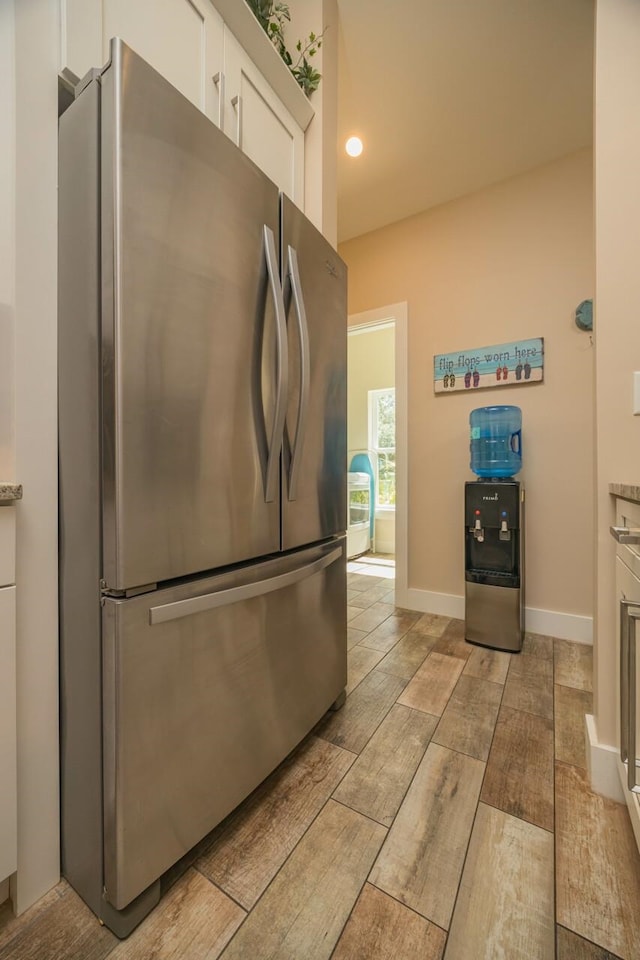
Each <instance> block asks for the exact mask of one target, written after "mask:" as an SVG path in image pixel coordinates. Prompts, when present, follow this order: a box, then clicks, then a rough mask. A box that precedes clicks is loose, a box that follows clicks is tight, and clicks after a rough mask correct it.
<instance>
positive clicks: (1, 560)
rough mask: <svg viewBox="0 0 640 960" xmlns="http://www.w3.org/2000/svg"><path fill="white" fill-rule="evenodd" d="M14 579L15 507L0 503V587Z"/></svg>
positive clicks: (12, 581)
mask: <svg viewBox="0 0 640 960" xmlns="http://www.w3.org/2000/svg"><path fill="white" fill-rule="evenodd" d="M15 581H16V508H15V506H14V505H13V503H11V502H8V503H5V504H0V587H7V586H10V585H11V584H12V583H15Z"/></svg>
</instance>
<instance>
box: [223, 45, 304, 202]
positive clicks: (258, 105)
mask: <svg viewBox="0 0 640 960" xmlns="http://www.w3.org/2000/svg"><path fill="white" fill-rule="evenodd" d="M224 66H225V90H226V95H225V113H224V117H225V119H224V130H225V133H227V134H228V135H229V136H230V137H231V138H232V140H233V141H234V143H236V144H237V145H238V146H239V147H240V148H241V149H242V150H243V151H244V152H245V153H246V154H247V156H248V157H250V158H251V159H252V160H253V161H254V163H256V164H257V165H258V166H259V167H260V169H261V170H264V172H265V173H266V174H267V176H268V177H270V178H271V180H273V181H274V183H277V184H278V186H279V187H280V189H281V190H283V191H284V193H286V194H287V196H289V197H290V198H291V199H292V200H293V201H294V203H296V204H297V205H298V206H299V207H301V206H302V204H303V199H304V133H303V132H302V130H301V129H300V127H299V126H298V124H297V123H296V121H295V120H294V119H293V117H292V116H291V114H290V113H289V111H288V110H286V109H285V108H284V106H283V105H282V103H281V101H280V100H279V99H278V97H277V96H276V95H275V93H274V92H273V90H272V89H271V87H270V86H269V84H268V83H267V82H266V80H265V79H264V77H263V76H262V74H261V73H260V71H259V70H258V69H257V67H256V66H255V65H254V63H253V62H252V60H250V59H249V57H248V56H247V54H246V53H245V51H244V49H243V48H242V46H241V45H240V44H239V43H238V41H237V40H236V38H235V37H234V35H233V34H232V33H231V31H230V30H228V29H225V33H224Z"/></svg>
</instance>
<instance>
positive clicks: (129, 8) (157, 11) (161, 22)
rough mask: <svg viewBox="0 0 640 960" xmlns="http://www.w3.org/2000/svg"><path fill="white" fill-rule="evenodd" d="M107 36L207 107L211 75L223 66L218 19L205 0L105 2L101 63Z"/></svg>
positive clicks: (107, 43) (196, 102)
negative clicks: (118, 40)
mask: <svg viewBox="0 0 640 960" xmlns="http://www.w3.org/2000/svg"><path fill="white" fill-rule="evenodd" d="M216 24H217V26H216ZM111 37H121V38H122V39H123V40H124V42H125V43H127V44H128V45H129V46H130V47H132V48H133V50H135V52H136V53H138V54H139V55H140V56H141V57H142V58H143V59H144V60H146V61H147V62H148V63H150V64H151V66H152V67H154V68H155V69H156V70H157V71H158V72H159V73H161V74H162V75H163V76H164V77H166V79H167V80H168V81H169V83H172V84H173V86H174V87H176V88H177V89H178V90H179V91H180V93H183V94H184V95H185V97H187V99H189V100H191V102H192V103H194V104H195V105H196V106H197V107H200V109H201V110H203V111H205V108H206V105H207V99H208V97H207V93H209V94H210V92H211V91H210V86H209V85H210V84H212V83H213V81H212V79H211V77H212V76H213V75H214V74H215V73H216V71H217V70H220V69H221V67H222V20H221V19H220V17H219V15H218V14H217V13H216V12H215V11H214V10H213V8H212V7H211V5H210V4H209V3H205V2H204V0H163V2H162V3H158V2H157V0H135V2H132V0H103V40H102V43H103V55H104V60H105V62H106V60H107V58H108V55H109V40H110V39H111Z"/></svg>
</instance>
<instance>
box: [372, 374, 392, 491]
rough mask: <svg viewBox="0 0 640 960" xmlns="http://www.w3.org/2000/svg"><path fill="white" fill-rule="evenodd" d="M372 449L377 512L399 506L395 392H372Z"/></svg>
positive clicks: (390, 389) (390, 390) (389, 390)
mask: <svg viewBox="0 0 640 960" xmlns="http://www.w3.org/2000/svg"><path fill="white" fill-rule="evenodd" d="M369 448H370V450H371V452H372V454H373V469H374V473H375V486H376V502H375V507H376V509H380V508H382V509H383V510H395V506H396V391H395V388H393V387H390V388H389V389H388V390H369Z"/></svg>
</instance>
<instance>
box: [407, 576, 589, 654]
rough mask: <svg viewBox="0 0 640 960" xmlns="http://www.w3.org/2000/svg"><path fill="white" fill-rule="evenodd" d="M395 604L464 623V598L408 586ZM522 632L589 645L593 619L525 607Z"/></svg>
mask: <svg viewBox="0 0 640 960" xmlns="http://www.w3.org/2000/svg"><path fill="white" fill-rule="evenodd" d="M396 604H397V605H398V606H402V607H406V608H407V609H409V610H419V611H420V612H421V613H438V614H440V615H441V616H443V617H456V619H458V620H464V597H459V596H457V595H456V594H453V593H433V592H432V591H431V590H417V589H416V588H415V587H409V589H408V590H407V592H406V597H404V598H402V597H397V599H396ZM525 629H526V630H528V631H529V632H530V633H541V634H544V636H547V637H558V638H559V639H560V640H575V641H576V642H577V643H593V620H592V618H591V617H580V616H577V615H576V614H574V613H559V612H557V611H555V610H538V609H536V608H535V607H526V608H525Z"/></svg>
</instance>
